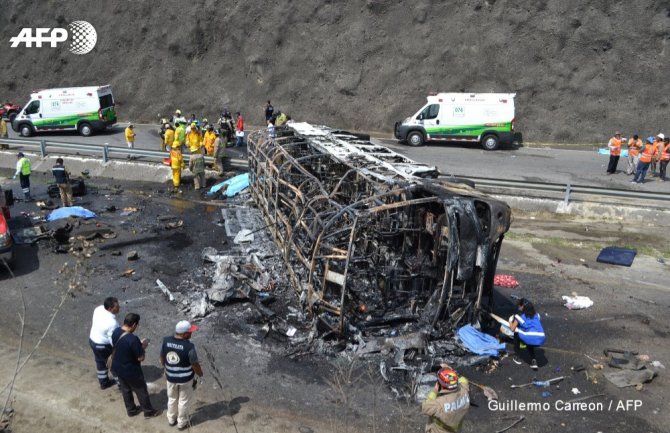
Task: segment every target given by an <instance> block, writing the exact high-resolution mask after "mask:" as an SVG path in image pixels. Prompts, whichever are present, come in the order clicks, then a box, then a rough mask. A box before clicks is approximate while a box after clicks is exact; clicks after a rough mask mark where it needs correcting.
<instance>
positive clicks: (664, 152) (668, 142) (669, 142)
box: [660, 137, 670, 182]
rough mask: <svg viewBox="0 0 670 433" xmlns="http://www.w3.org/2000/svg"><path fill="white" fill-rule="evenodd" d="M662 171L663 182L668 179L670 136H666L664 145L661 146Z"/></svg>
mask: <svg viewBox="0 0 670 433" xmlns="http://www.w3.org/2000/svg"><path fill="white" fill-rule="evenodd" d="M660 161H661V162H660V165H661V167H660V173H661V180H662V181H663V182H665V181H667V180H668V179H667V177H666V173H667V170H668V163H669V162H670V137H665V138H664V139H663V146H661V156H660Z"/></svg>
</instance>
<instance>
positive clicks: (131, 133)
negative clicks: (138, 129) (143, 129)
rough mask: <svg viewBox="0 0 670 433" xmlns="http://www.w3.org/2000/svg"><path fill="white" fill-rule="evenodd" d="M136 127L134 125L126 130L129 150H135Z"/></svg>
mask: <svg viewBox="0 0 670 433" xmlns="http://www.w3.org/2000/svg"><path fill="white" fill-rule="evenodd" d="M136 135H137V134H135V125H133V124H132V123H131V124H130V125H128V127H127V128H126V144H127V145H128V148H129V149H133V148H135V136H136Z"/></svg>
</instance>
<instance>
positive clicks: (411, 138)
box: [407, 131, 423, 147]
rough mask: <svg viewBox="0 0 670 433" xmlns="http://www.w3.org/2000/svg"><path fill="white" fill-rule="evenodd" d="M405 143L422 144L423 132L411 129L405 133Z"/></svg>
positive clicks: (414, 145)
mask: <svg viewBox="0 0 670 433" xmlns="http://www.w3.org/2000/svg"><path fill="white" fill-rule="evenodd" d="M407 144H409V145H410V146H413V147H418V146H423V134H422V133H420V132H419V131H412V132H410V133H409V134H407Z"/></svg>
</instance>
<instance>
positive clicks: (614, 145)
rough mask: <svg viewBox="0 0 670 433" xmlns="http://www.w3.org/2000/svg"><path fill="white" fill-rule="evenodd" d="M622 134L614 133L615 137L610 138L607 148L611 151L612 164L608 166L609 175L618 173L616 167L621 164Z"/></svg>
mask: <svg viewBox="0 0 670 433" xmlns="http://www.w3.org/2000/svg"><path fill="white" fill-rule="evenodd" d="M621 144H622V141H621V133H620V132H619V131H617V132H615V133H614V137H612V138H610V141H609V143H607V147H608V148H609V149H610V163H609V164H608V165H607V174H614V173H616V166H617V165H618V164H619V155H621Z"/></svg>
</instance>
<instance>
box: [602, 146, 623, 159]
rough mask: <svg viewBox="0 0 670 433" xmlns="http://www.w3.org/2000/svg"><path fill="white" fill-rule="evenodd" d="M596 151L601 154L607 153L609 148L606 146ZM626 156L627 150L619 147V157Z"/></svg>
mask: <svg viewBox="0 0 670 433" xmlns="http://www.w3.org/2000/svg"><path fill="white" fill-rule="evenodd" d="M598 153H599V154H601V155H609V154H610V150H609V149H608V148H605V149H598ZM625 156H628V150H627V149H621V157H622V158H623V157H625Z"/></svg>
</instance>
